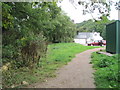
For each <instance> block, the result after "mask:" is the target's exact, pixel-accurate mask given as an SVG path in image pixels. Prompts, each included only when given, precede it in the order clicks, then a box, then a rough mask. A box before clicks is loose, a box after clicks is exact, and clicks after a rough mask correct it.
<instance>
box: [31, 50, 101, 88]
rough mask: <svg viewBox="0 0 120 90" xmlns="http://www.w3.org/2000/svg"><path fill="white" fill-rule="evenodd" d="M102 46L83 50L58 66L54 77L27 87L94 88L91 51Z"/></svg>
mask: <svg viewBox="0 0 120 90" xmlns="http://www.w3.org/2000/svg"><path fill="white" fill-rule="evenodd" d="M100 49H103V48H95V49H91V50H87V51H84V52H82V53H79V54H77V55H76V57H75V58H74V59H73V60H72V61H71V62H69V63H68V64H67V65H65V66H63V67H62V68H60V69H59V70H58V71H57V72H56V73H57V76H56V77H55V78H50V79H48V80H47V82H43V83H36V84H33V85H30V86H29V88H95V85H94V79H93V74H92V73H93V72H94V70H93V69H92V64H89V62H90V60H91V58H90V57H91V53H92V52H95V51H98V50H100Z"/></svg>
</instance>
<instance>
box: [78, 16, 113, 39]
mask: <svg viewBox="0 0 120 90" xmlns="http://www.w3.org/2000/svg"><path fill="white" fill-rule="evenodd" d="M112 22H114V20H108V18H107V17H106V16H102V17H101V20H98V21H97V22H95V21H93V20H91V19H90V20H88V21H83V22H82V23H77V31H80V32H93V31H94V32H99V33H100V34H101V36H102V37H103V38H104V39H106V25H107V24H109V23H112Z"/></svg>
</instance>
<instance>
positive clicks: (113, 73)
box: [92, 53, 120, 88]
mask: <svg viewBox="0 0 120 90" xmlns="http://www.w3.org/2000/svg"><path fill="white" fill-rule="evenodd" d="M92 63H93V67H94V69H95V70H96V71H95V73H94V76H95V84H96V87H97V88H118V87H119V85H120V79H119V77H120V73H119V71H118V70H119V69H118V56H111V57H110V56H106V55H103V54H97V53H93V55H92Z"/></svg>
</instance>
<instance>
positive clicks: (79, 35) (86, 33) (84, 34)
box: [75, 32, 93, 39]
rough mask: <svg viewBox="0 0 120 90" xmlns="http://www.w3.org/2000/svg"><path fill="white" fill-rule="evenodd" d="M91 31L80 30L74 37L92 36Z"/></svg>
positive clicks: (85, 37)
mask: <svg viewBox="0 0 120 90" xmlns="http://www.w3.org/2000/svg"><path fill="white" fill-rule="evenodd" d="M92 35H93V33H92V32H80V33H78V35H76V36H75V38H76V39H87V38H89V37H92Z"/></svg>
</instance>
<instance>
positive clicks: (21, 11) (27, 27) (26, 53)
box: [2, 2, 76, 87]
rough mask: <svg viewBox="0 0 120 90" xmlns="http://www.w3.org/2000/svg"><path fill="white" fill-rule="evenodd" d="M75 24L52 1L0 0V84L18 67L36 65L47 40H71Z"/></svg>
mask: <svg viewBox="0 0 120 90" xmlns="http://www.w3.org/2000/svg"><path fill="white" fill-rule="evenodd" d="M75 28H76V27H75V24H74V23H73V22H72V21H71V20H70V18H69V17H68V16H66V15H65V14H64V12H63V11H62V10H61V8H60V7H58V6H57V4H56V2H39V3H38V2H2V39H3V40H2V49H3V52H2V62H3V66H2V70H3V87H4V85H6V86H10V85H12V83H13V82H15V81H16V80H17V79H16V78H14V76H16V77H17V78H19V74H20V73H19V74H18V73H16V71H19V70H20V69H21V68H28V69H26V70H28V71H29V69H30V70H31V69H34V68H35V67H38V66H39V65H40V64H41V60H42V58H43V57H45V55H46V52H47V45H48V44H50V43H61V42H73V38H74V35H75V32H76V29H75ZM13 71H14V72H15V73H13ZM17 75H18V76H17ZM10 78H11V79H10ZM23 78H24V77H23ZM13 79H14V80H13ZM19 79H21V80H23V79H22V78H21V77H20V78H19ZM12 80H13V81H12ZM21 80H18V81H21ZM16 83H18V82H17V81H16Z"/></svg>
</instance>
